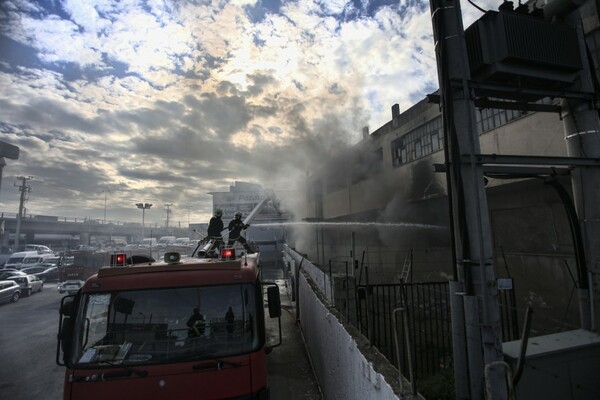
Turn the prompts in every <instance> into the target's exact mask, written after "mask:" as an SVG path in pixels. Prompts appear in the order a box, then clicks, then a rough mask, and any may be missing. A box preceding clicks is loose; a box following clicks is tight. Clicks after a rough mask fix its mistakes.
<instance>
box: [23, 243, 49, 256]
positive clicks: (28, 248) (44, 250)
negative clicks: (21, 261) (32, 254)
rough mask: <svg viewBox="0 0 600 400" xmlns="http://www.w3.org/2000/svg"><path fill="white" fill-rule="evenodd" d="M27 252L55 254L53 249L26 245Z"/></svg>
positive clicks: (38, 245)
mask: <svg viewBox="0 0 600 400" xmlns="http://www.w3.org/2000/svg"><path fill="white" fill-rule="evenodd" d="M25 251H37V252H38V253H40V254H41V253H53V251H52V249H50V247H48V246H44V245H42V244H26V245H25Z"/></svg>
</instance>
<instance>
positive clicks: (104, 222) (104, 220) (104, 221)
mask: <svg viewBox="0 0 600 400" xmlns="http://www.w3.org/2000/svg"><path fill="white" fill-rule="evenodd" d="M103 192H104V219H103V220H102V224H103V225H104V224H106V193H107V192H108V190H103Z"/></svg>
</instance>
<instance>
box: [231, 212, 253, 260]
mask: <svg viewBox="0 0 600 400" xmlns="http://www.w3.org/2000/svg"><path fill="white" fill-rule="evenodd" d="M249 226H250V225H249V224H245V223H244V221H242V213H241V212H236V213H235V218H234V219H232V220H231V222H230V223H229V226H228V227H227V229H229V241H228V242H227V245H228V246H233V244H234V243H235V241H236V240H237V241H238V242H240V243H241V244H242V245H243V246H244V248H245V249H246V251H247V252H248V253H254V252H253V251H252V249H251V248H250V246H248V243H247V242H246V238H245V237H243V236H242V230H243V229H247V228H248V227H249Z"/></svg>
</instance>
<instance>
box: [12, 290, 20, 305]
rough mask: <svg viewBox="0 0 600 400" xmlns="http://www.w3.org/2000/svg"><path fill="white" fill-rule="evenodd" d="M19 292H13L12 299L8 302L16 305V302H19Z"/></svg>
mask: <svg viewBox="0 0 600 400" xmlns="http://www.w3.org/2000/svg"><path fill="white" fill-rule="evenodd" d="M19 297H20V296H19V292H14V293H13V295H12V297H11V298H10V302H11V303H16V302H17V301H19Z"/></svg>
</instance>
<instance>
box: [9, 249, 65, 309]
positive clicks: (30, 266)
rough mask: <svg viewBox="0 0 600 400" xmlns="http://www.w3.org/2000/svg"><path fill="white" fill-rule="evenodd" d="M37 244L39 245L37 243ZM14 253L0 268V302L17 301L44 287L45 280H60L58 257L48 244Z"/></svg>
mask: <svg viewBox="0 0 600 400" xmlns="http://www.w3.org/2000/svg"><path fill="white" fill-rule="evenodd" d="M36 246H37V245H36ZM26 250H27V251H25V252H19V253H13V254H12V255H11V257H10V258H9V259H8V260H7V261H6V263H5V265H4V268H2V269H0V302H2V303H4V302H12V303H14V302H17V301H18V300H19V298H21V297H22V296H31V295H32V294H33V293H35V292H41V291H42V290H43V289H44V283H45V282H51V281H58V266H57V263H58V259H59V257H58V256H57V255H55V254H53V253H52V251H51V250H50V249H49V248H47V247H46V246H39V248H32V249H26Z"/></svg>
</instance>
